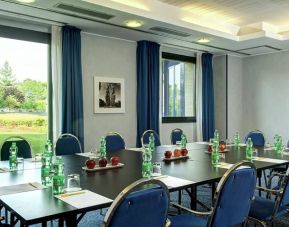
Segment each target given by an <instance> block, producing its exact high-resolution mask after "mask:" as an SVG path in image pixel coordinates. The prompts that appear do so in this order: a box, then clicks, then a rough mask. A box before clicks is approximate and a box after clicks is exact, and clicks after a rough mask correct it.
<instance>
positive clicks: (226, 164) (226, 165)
mask: <svg viewBox="0 0 289 227" xmlns="http://www.w3.org/2000/svg"><path fill="white" fill-rule="evenodd" d="M233 165H234V164H231V163H227V162H220V163H219V164H218V165H217V166H216V167H218V168H222V169H230V168H231V167H232V166H233ZM245 168H248V166H240V167H238V168H237V169H245Z"/></svg>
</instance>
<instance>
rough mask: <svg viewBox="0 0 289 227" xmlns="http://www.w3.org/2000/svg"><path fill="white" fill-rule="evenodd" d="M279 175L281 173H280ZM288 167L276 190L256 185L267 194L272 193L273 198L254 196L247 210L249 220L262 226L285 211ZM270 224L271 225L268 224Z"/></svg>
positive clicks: (287, 193) (287, 203)
mask: <svg viewBox="0 0 289 227" xmlns="http://www.w3.org/2000/svg"><path fill="white" fill-rule="evenodd" d="M280 176H281V174H280ZM288 180H289V169H287V171H286V173H285V174H283V180H282V183H281V186H280V188H279V189H278V190H272V189H268V188H261V187H258V188H257V189H258V190H262V191H264V192H267V194H269V195H274V196H275V198H274V200H272V199H271V196H269V198H268V199H267V198H264V197H260V196H256V197H255V199H254V200H253V201H252V204H251V209H250V212H249V220H250V221H253V222H257V223H259V224H261V225H263V226H267V225H266V224H273V223H274V221H275V219H276V217H278V216H280V215H282V214H284V213H285V212H287V209H286V205H289V186H288ZM268 226H271V225H268Z"/></svg>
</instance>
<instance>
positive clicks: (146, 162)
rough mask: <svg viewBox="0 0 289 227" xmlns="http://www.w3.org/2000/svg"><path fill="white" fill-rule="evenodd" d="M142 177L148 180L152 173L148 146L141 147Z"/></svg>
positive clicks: (150, 154)
mask: <svg viewBox="0 0 289 227" xmlns="http://www.w3.org/2000/svg"><path fill="white" fill-rule="evenodd" d="M142 159H143V162H142V177H144V178H150V177H151V175H152V171H153V165H152V151H151V148H150V147H149V146H146V147H143V153H142Z"/></svg>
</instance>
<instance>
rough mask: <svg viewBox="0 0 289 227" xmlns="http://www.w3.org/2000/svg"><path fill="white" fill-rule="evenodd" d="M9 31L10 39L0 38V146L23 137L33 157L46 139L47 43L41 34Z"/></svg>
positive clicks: (40, 150)
mask: <svg viewBox="0 0 289 227" xmlns="http://www.w3.org/2000/svg"><path fill="white" fill-rule="evenodd" d="M11 29H12V28H9V29H7V30H6V31H7V33H6V34H9V33H10V34H11V35H12V38H10V37H9V36H8V37H7V35H5V36H6V37H5V36H4V35H3V34H0V35H1V36H2V37H0V53H1V54H0V143H2V142H3V141H4V140H5V139H6V138H7V137H10V136H22V137H24V138H26V139H27V140H28V142H29V143H30V144H31V147H32V151H33V152H34V154H35V153H38V152H42V151H43V148H44V145H45V142H46V140H47V138H48V110H49V108H48V104H49V103H48V78H49V76H48V74H49V42H48V39H46V38H45V39H43V37H41V36H43V33H35V32H32V33H31V34H30V33H29V31H26V30H22V29H17V30H13V32H11ZM15 31H16V32H15ZM21 34H22V35H21ZM38 34H40V36H37V35H38ZM22 37H24V40H23V39H21V38H22ZM29 37H31V40H32V41H31V40H30V39H29ZM35 39H36V40H35ZM37 39H38V40H37ZM28 40H29V41H28ZM41 40H42V41H43V42H42V41H41Z"/></svg>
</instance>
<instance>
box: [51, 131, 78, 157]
mask: <svg viewBox="0 0 289 227" xmlns="http://www.w3.org/2000/svg"><path fill="white" fill-rule="evenodd" d="M76 153H82V148H81V144H80V142H79V139H78V138H77V137H76V136H74V135H72V134H69V133H64V134H62V135H60V137H59V138H58V139H57V141H56V144H55V154H56V155H71V154H76Z"/></svg>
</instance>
